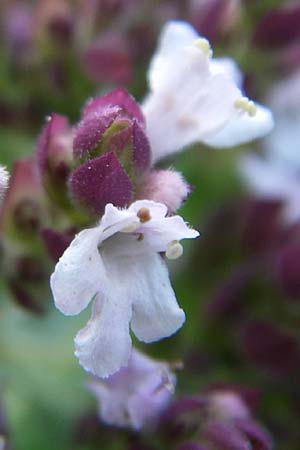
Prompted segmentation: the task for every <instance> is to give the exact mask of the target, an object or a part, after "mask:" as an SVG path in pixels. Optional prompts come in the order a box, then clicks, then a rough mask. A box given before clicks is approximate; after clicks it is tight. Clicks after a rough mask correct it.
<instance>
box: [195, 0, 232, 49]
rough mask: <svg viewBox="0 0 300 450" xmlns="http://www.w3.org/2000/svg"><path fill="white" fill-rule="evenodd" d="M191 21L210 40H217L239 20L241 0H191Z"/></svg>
mask: <svg viewBox="0 0 300 450" xmlns="http://www.w3.org/2000/svg"><path fill="white" fill-rule="evenodd" d="M191 3H192V6H191V11H190V16H191V23H192V24H193V25H194V26H195V28H196V29H197V30H198V31H199V33H200V34H201V35H203V36H205V37H206V38H207V39H208V40H209V41H216V40H217V39H218V38H220V35H222V34H224V33H225V32H226V31H228V29H230V28H231V27H232V26H233V25H234V24H235V23H236V22H237V20H238V17H239V12H240V0H210V1H204V2H203V1H200V2H199V1H198V2H191Z"/></svg>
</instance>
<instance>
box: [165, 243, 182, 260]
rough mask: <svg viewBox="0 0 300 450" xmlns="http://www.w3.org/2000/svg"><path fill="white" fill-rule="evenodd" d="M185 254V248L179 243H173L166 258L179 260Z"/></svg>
mask: <svg viewBox="0 0 300 450" xmlns="http://www.w3.org/2000/svg"><path fill="white" fill-rule="evenodd" d="M182 253H183V247H182V245H181V244H180V242H178V241H171V242H169V244H168V245H167V248H166V257H167V258H168V259H177V258H180V256H181V255H182Z"/></svg>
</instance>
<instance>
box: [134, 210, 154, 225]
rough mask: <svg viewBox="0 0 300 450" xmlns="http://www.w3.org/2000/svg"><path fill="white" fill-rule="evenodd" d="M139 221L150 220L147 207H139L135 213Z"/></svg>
mask: <svg viewBox="0 0 300 450" xmlns="http://www.w3.org/2000/svg"><path fill="white" fill-rule="evenodd" d="M136 215H137V216H138V218H139V219H140V222H141V223H145V222H149V220H151V215H150V211H149V209H148V208H141V209H139V210H138V212H137V213H136Z"/></svg>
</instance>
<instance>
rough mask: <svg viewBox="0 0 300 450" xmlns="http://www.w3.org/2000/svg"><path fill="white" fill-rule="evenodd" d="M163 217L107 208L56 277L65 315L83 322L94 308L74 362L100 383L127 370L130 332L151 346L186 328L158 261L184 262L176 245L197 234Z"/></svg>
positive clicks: (137, 206)
mask: <svg viewBox="0 0 300 450" xmlns="http://www.w3.org/2000/svg"><path fill="white" fill-rule="evenodd" d="M166 214H167V207H166V206H165V205H163V204H161V203H156V202H153V201H147V200H140V201H136V202H135V203H133V204H132V205H131V206H130V207H129V208H128V209H124V210H121V209H117V208H116V207H114V206H113V205H112V204H108V205H107V206H106V208H105V213H104V215H103V217H102V219H101V220H100V223H99V225H98V226H97V227H95V228H91V229H87V230H84V231H81V232H80V233H79V234H78V235H77V236H76V237H75V239H74V240H73V241H72V243H71V245H70V246H69V248H68V249H67V250H66V251H65V252H64V254H63V255H62V257H61V258H60V260H59V262H58V263H57V265H56V267H55V271H54V273H53V274H52V276H51V281H50V282H51V288H52V292H53V296H54V301H55V305H56V307H57V308H58V309H59V310H60V311H61V312H63V313H64V314H66V315H76V314H79V313H80V312H81V311H82V310H83V309H84V308H85V307H86V306H87V305H88V304H89V302H90V301H91V300H93V306H92V315H91V318H90V320H89V322H88V323H87V325H86V327H85V328H84V329H82V330H81V331H80V332H79V333H78V334H77V336H76V338H75V355H76V356H77V357H78V359H79V362H80V364H81V365H82V366H83V367H84V368H85V369H86V370H87V371H90V372H92V373H93V374H95V375H98V376H100V377H107V376H109V375H111V374H113V373H115V372H116V371H117V370H119V369H120V367H122V366H126V364H127V362H128V359H129V357H130V353H131V339H130V334H129V324H130V325H131V329H132V331H133V332H134V334H135V335H136V337H137V338H138V339H139V340H141V341H144V342H153V341H157V340H159V339H162V338H165V337H167V336H170V335H171V334H173V333H175V332H176V331H177V330H178V329H179V328H180V327H181V326H182V324H183V322H184V320H185V315H184V312H183V310H182V309H180V308H179V306H178V304H177V301H176V297H175V294H174V291H173V289H172V287H171V284H170V280H169V274H168V270H167V267H166V265H165V263H164V260H163V258H162V257H161V255H160V254H159V253H165V255H166V257H167V258H170V259H175V258H177V257H179V256H181V254H182V246H181V244H180V243H179V241H180V240H181V239H185V238H195V237H197V236H198V235H199V233H198V232H197V231H195V230H192V229H190V228H189V227H188V226H187V225H186V224H185V222H184V221H183V219H182V218H181V217H180V216H172V217H166Z"/></svg>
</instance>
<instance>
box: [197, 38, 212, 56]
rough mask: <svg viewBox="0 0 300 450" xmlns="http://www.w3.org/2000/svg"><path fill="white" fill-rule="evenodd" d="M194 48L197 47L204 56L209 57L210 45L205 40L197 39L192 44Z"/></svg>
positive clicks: (210, 52) (210, 54)
mask: <svg viewBox="0 0 300 450" xmlns="http://www.w3.org/2000/svg"><path fill="white" fill-rule="evenodd" d="M193 45H194V46H195V47H197V48H198V49H199V50H201V51H202V52H203V53H204V54H205V55H206V56H209V57H211V56H212V54H213V52H212V49H211V46H210V43H209V42H208V40H207V39H205V38H199V39H197V40H196V41H195V42H194V44H193Z"/></svg>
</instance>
